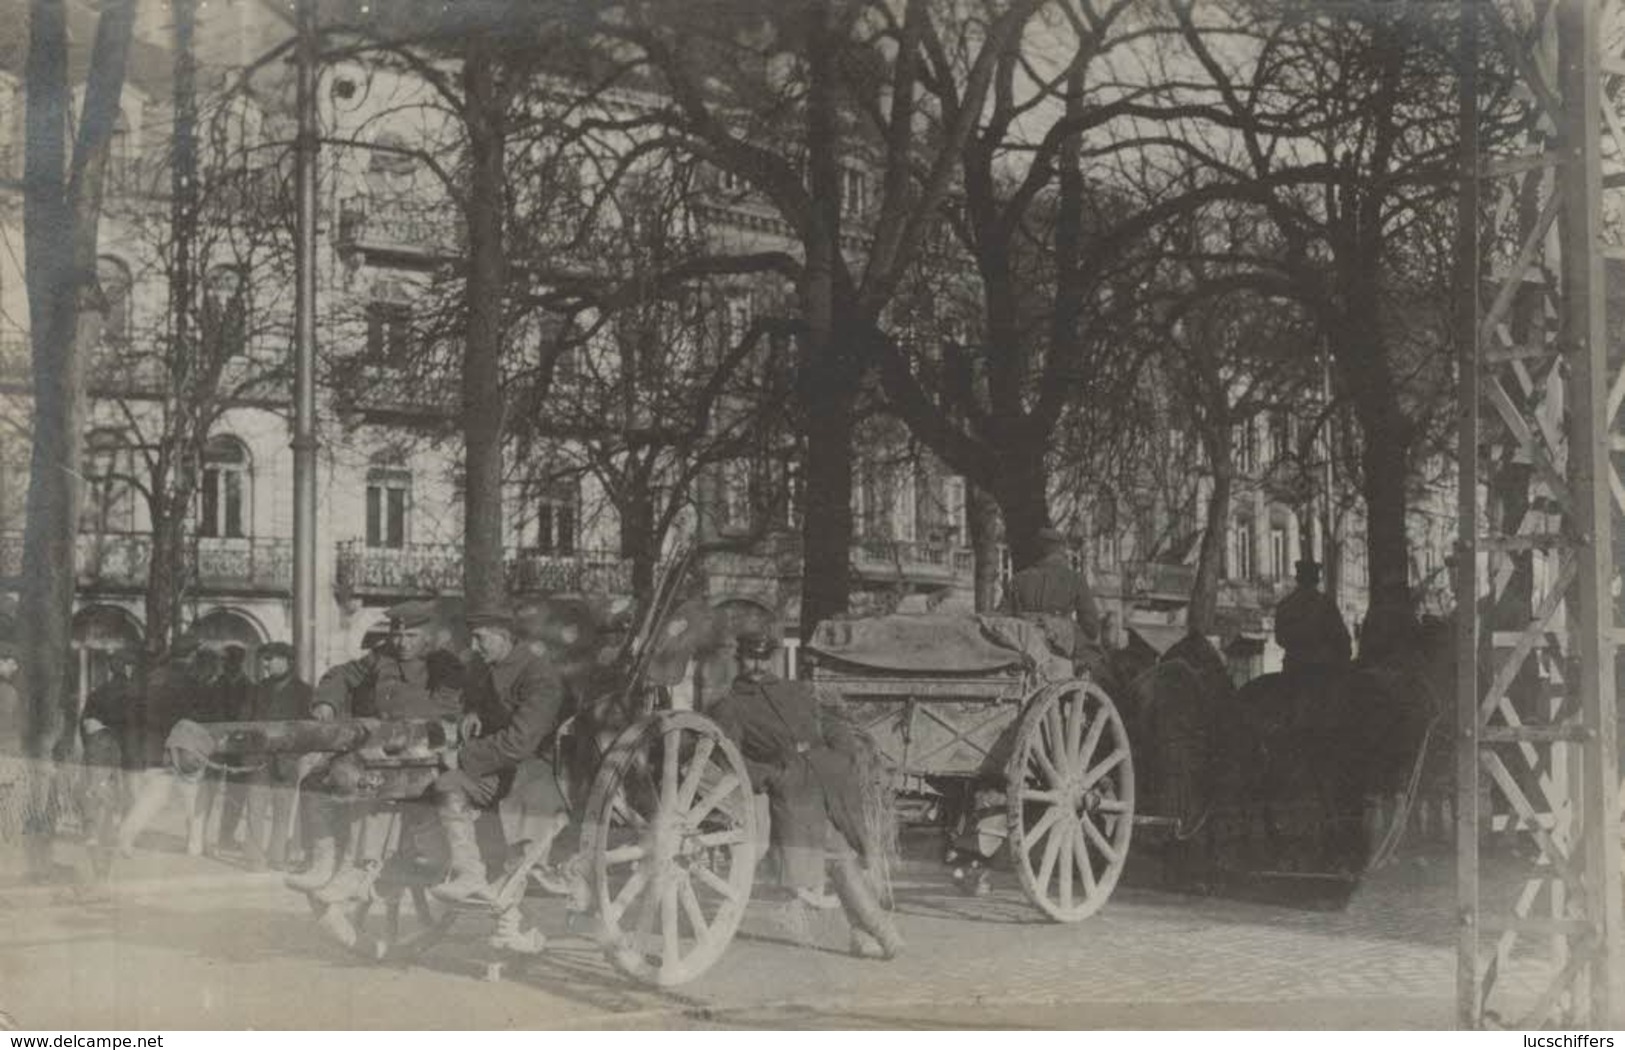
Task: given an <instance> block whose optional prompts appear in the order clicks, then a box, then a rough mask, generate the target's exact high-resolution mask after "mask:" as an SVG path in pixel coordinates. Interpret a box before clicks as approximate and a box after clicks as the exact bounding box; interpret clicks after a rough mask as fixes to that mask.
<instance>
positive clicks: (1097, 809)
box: [1005, 681, 1134, 922]
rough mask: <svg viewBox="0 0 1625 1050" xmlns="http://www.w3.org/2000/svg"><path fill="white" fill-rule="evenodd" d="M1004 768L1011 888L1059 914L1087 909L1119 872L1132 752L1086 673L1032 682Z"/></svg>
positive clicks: (1124, 852) (1129, 829) (1083, 914)
mask: <svg viewBox="0 0 1625 1050" xmlns="http://www.w3.org/2000/svg"><path fill="white" fill-rule="evenodd" d="M1005 776H1006V778H1007V781H1008V790H1007V793H1006V797H1007V803H1008V805H1009V820H1010V854H1011V861H1012V863H1013V864H1014V865H1015V869H1016V875H1017V877H1018V878H1020V880H1021V888H1022V889H1023V890H1025V891H1026V893H1027V896H1028V897H1029V898H1030V899H1031V900H1032V902H1033V903H1034V904H1036V905H1038V907H1039V908H1040V909H1041V910H1042V911H1043V912H1044V914H1046V915H1048V916H1049V917H1050V918H1052V919H1055V920H1057V921H1059V922H1077V921H1079V920H1080V919H1085V918H1087V917H1089V916H1090V915H1093V914H1094V913H1095V912H1096V911H1098V910H1099V909H1100V906H1101V905H1102V904H1105V903H1106V898H1108V897H1110V896H1111V892H1112V889H1113V888H1114V887H1115V886H1116V885H1117V880H1118V877H1119V876H1121V875H1122V873H1123V865H1124V863H1125V862H1126V861H1127V859H1128V846H1129V837H1130V835H1132V834H1133V831H1134V759H1133V757H1132V756H1131V755H1130V753H1129V741H1128V732H1127V730H1125V729H1124V728H1123V719H1122V718H1121V717H1120V716H1119V715H1118V713H1117V707H1116V706H1115V705H1114V704H1113V703H1112V701H1111V698H1110V697H1108V696H1107V695H1106V694H1105V692H1104V691H1103V690H1101V688H1100V687H1099V686H1097V685H1095V684H1094V683H1093V682H1088V681H1069V682H1062V683H1058V684H1056V685H1049V686H1045V687H1044V688H1043V689H1040V690H1039V691H1038V693H1037V694H1036V695H1034V696H1033V697H1032V699H1031V700H1029V701H1028V702H1027V710H1026V713H1025V714H1024V715H1023V716H1022V719H1021V725H1020V728H1019V729H1018V730H1017V732H1016V741H1015V748H1014V749H1013V751H1012V752H1011V755H1010V764H1009V766H1007V767H1006V770H1005Z"/></svg>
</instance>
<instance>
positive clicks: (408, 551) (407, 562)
mask: <svg viewBox="0 0 1625 1050" xmlns="http://www.w3.org/2000/svg"><path fill="white" fill-rule="evenodd" d="M505 561H506V568H507V578H508V590H509V591H510V592H512V593H514V594H556V593H565V592H571V593H579V592H584V593H599V594H627V593H630V592H631V590H632V564H631V562H629V561H627V560H626V559H624V558H622V557H621V556H620V555H619V554H616V553H614V552H609V551H580V552H576V553H573V554H544V553H541V552H536V551H523V550H512V549H510V550H509V551H507V552H506V556H505ZM334 586H335V587H336V588H337V589H338V591H339V593H340V594H348V595H377V596H396V595H399V596H406V595H428V594H461V593H462V590H463V548H462V547H460V546H458V545H456V544H451V543H413V544H408V545H406V546H405V547H398V548H386V547H369V546H367V545H366V544H365V543H364V542H363V541H361V540H346V541H344V542H342V543H340V544H339V545H338V562H337V571H336V572H335V578H334Z"/></svg>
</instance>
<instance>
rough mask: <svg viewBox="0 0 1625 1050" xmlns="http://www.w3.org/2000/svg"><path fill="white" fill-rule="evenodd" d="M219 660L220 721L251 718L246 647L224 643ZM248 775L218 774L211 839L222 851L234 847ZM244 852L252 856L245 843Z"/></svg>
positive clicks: (235, 759) (239, 762) (237, 758)
mask: <svg viewBox="0 0 1625 1050" xmlns="http://www.w3.org/2000/svg"><path fill="white" fill-rule="evenodd" d="M221 663H222V666H221V672H220V683H219V685H218V686H217V687H216V688H217V689H218V697H219V699H218V708H219V714H220V715H221V716H222V718H221V720H222V721H233V722H242V721H251V719H249V717H248V711H249V704H250V698H249V693H250V691H251V690H252V689H253V688H254V681H253V679H251V678H249V677H248V667H247V664H248V650H247V649H244V648H243V647H242V646H240V645H237V644H235V643H233V644H231V645H228V646H226V648H225V655H224V657H223V659H222V662H221ZM246 763H247V757H246V756H243V755H234V756H232V757H231V758H229V759H228V760H227V764H228V765H231V766H236V767H242V766H243V765H245V764H246ZM249 777H250V773H249V772H248V771H247V770H243V769H241V768H238V769H232V770H229V771H227V772H226V773H225V774H224V775H223V776H222V777H221V787H220V832H219V834H218V836H216V839H215V842H216V845H217V846H218V848H219V849H220V850H221V851H222V852H224V851H227V850H231V849H235V848H236V846H237V828H238V825H240V824H241V823H242V818H243V807H244V806H245V805H246V804H247V802H248V781H249ZM244 853H245V856H248V858H249V860H250V861H253V860H254V859H255V858H254V856H253V850H252V849H251V848H250V847H247V846H245V847H244Z"/></svg>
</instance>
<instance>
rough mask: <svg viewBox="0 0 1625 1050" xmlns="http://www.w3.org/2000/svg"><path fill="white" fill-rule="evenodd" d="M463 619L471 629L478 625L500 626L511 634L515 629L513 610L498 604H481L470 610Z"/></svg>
mask: <svg viewBox="0 0 1625 1050" xmlns="http://www.w3.org/2000/svg"><path fill="white" fill-rule="evenodd" d="M464 620H465V621H466V622H467V623H468V629H469V630H471V631H472V630H476V629H478V628H480V627H500V628H502V629H503V630H505V631H507V632H509V633H510V634H511V633H513V632H514V630H515V622H514V617H513V612H512V611H511V610H509V609H507V608H506V607H504V606H500V605H486V606H481V607H480V608H478V609H474V610H472V611H470V612H469V613H468V615H467V616H465V617H464Z"/></svg>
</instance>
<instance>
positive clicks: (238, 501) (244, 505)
mask: <svg viewBox="0 0 1625 1050" xmlns="http://www.w3.org/2000/svg"><path fill="white" fill-rule="evenodd" d="M248 480H249V473H248V450H247V449H246V448H244V447H243V443H242V442H241V441H238V440H237V439H236V438H234V437H231V436H229V435H221V436H219V437H212V438H210V439H209V443H208V445H207V446H206V447H205V448H204V450H203V479H202V482H201V484H200V485H199V486H198V522H197V534H198V535H199V536H217V537H225V538H229V539H241V538H242V537H244V536H246V535H247V534H248V533H247V529H246V524H247V521H248Z"/></svg>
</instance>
